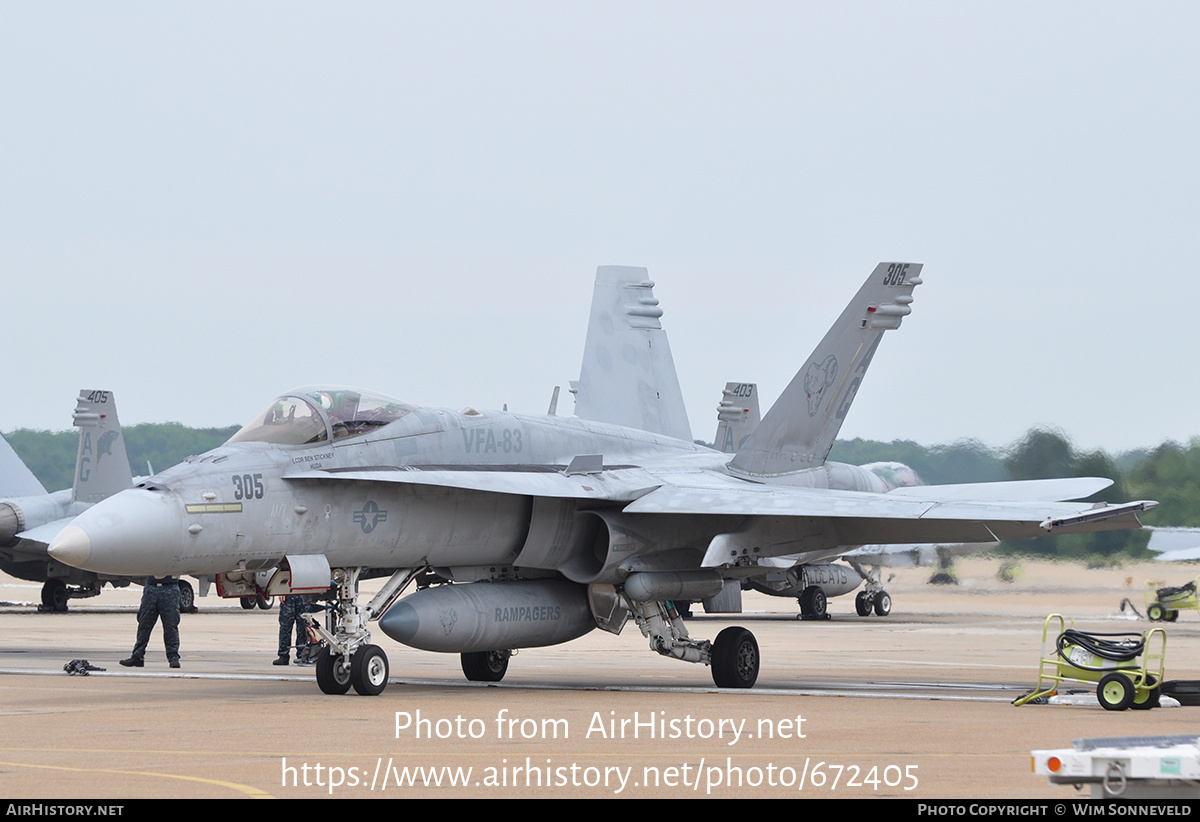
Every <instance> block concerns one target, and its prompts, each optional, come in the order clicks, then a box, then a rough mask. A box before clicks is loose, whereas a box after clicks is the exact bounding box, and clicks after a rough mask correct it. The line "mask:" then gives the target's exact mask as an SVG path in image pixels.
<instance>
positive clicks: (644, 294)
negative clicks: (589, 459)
mask: <svg viewBox="0 0 1200 822" xmlns="http://www.w3.org/2000/svg"><path fill="white" fill-rule="evenodd" d="M661 316H662V309H661V308H659V307H658V300H657V299H655V297H654V283H653V282H651V280H650V278H649V276H648V274H647V272H646V269H644V268H631V267H628V266H618V265H602V266H600V267H599V268H597V269H596V287H595V290H594V291H593V292H592V314H591V318H590V319H589V320H588V331H587V340H586V342H585V343H584V347H583V365H582V367H581V368H580V371H579V380H578V382H575V381H572V383H571V392H572V393H573V394H575V415H576V416H577V417H580V418H582V419H586V420H593V421H594V422H606V423H612V424H614V425H623V426H626V427H628V428H637V429H639V430H642V431H649V432H651V433H654V434H665V435H666V436H669V437H675V438H677V439H681V440H686V441H688V442H691V441H692V428H691V426H690V425H689V424H688V418H687V410H686V409H685V408H684V405H683V392H682V391H681V390H680V388H679V377H678V376H677V375H676V373H675V361H674V360H673V359H672V358H671V346H670V345H669V344H668V343H667V332H665V331H664V330H663V327H662V323H660V322H659V317H661Z"/></svg>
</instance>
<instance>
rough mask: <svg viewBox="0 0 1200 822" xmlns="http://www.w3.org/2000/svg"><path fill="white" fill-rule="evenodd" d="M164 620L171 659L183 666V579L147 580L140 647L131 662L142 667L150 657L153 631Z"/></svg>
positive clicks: (164, 641)
mask: <svg viewBox="0 0 1200 822" xmlns="http://www.w3.org/2000/svg"><path fill="white" fill-rule="evenodd" d="M160 619H161V620H162V626H163V644H164V645H166V648H167V660H168V661H170V662H171V663H172V667H179V580H177V579H175V577H162V578H158V577H146V584H145V587H144V588H142V604H141V607H140V608H138V631H137V644H136V645H134V646H133V654H132V655H130V657H129V660H127V661H132V662H133V663H134V664H135V665H136V666H138V667H141V663H142V661H143V660H144V659H145V657H146V646H147V645H148V644H149V643H150V631H151V630H153V628H154V623H156V622H158V620H160Z"/></svg>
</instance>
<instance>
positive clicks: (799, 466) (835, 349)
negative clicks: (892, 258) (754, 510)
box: [729, 263, 921, 477]
mask: <svg viewBox="0 0 1200 822" xmlns="http://www.w3.org/2000/svg"><path fill="white" fill-rule="evenodd" d="M920 284H921V264H920V263H880V264H879V265H877V266H876V267H875V270H874V271H873V272H871V276H870V277H869V278H867V281H866V283H864V284H863V286H862V288H860V289H859V291H858V293H857V294H856V295H854V299H852V300H851V301H850V304H849V305H848V306H846V309H845V310H844V311H843V312H842V315H841V316H840V317H838V320H837V322H835V323H834V324H833V327H832V328H830V329H829V332H828V333H826V335H825V338H824V339H823V340H821V342H820V344H819V345H818V346H817V347H816V350H814V351H813V353H812V354H811V355H810V356H809V358H808V360H806V361H805V364H804V365H803V366H802V367H801V368H800V370H799V371H798V372H797V373H796V376H795V377H793V378H792V381H791V383H790V384H789V385H788V387H787V388H785V389H784V391H783V394H781V395H780V397H779V399H778V400H776V401H775V404H774V405H773V406H771V410H770V411H768V412H767V415H766V416H765V417H763V421H762V422H761V423H760V424H759V426H758V428H756V429H755V430H754V433H752V434H751V435H750V439H748V440H746V444H745V445H744V446H742V448H741V449H739V450H738V452H737V455H736V456H735V457H734V458H733V460H732V461H730V463H729V470H730V471H732V472H734V473H736V474H741V475H743V476H747V477H770V476H778V475H781V474H790V473H793V472H796V471H803V470H806V469H810V468H817V467H819V466H821V465H824V464H825V459H826V457H828V456H829V450H830V449H831V448H833V441H834V440H835V439H836V438H837V435H838V431H840V430H841V428H842V421H843V420H844V419H845V418H846V414H847V412H849V410H850V404H851V403H852V402H854V395H855V394H856V393H857V392H858V386H859V384H860V383H861V382H862V378H863V375H864V374H866V371H867V366H869V365H870V364H871V358H872V357H873V356H874V355H875V349H876V348H877V347H878V346H879V341H880V340H881V339H883V332H884V331H887V330H889V329H893V328H899V327H900V321H901V320H902V319H904V317H905V316H906V315H908V314H909V313H911V311H912V309H911V308H909V304H910V303H912V292H913V289H914V288H916V287H917V286H918V285H920Z"/></svg>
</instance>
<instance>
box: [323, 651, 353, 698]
mask: <svg viewBox="0 0 1200 822" xmlns="http://www.w3.org/2000/svg"><path fill="white" fill-rule="evenodd" d="M317 687H319V688H320V689H321V693H323V694H344V693H346V691H348V690H350V666H349V665H346V664H345V663H344V662H343V661H342V657H341V654H338V655H337V656H334V655H333V654H331V653H329V648H327V647H325V648H322V649H321V652H320V653H319V654H317Z"/></svg>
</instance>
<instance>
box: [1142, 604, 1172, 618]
mask: <svg viewBox="0 0 1200 822" xmlns="http://www.w3.org/2000/svg"><path fill="white" fill-rule="evenodd" d="M1146 618H1147V619H1149V620H1150V621H1151V622H1162V621H1163V620H1164V619H1166V618H1167V609H1166V608H1164V607H1162V606H1161V605H1159V604H1158V603H1157V602H1156V603H1154V604H1153V605H1151V606H1150V607H1149V608H1147V609H1146Z"/></svg>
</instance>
